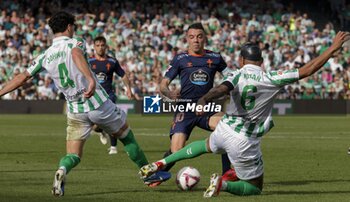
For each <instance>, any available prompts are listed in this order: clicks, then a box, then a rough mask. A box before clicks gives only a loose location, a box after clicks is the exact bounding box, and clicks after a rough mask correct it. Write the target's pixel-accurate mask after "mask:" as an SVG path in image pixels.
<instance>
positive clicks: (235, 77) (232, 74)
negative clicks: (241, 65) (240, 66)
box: [222, 70, 241, 88]
mask: <svg viewBox="0 0 350 202" xmlns="http://www.w3.org/2000/svg"><path fill="white" fill-rule="evenodd" d="M240 77H241V72H240V71H239V70H236V71H229V72H227V73H226V75H225V76H224V81H223V82H222V83H227V82H229V83H231V84H232V87H233V88H235V87H236V86H237V83H238V81H239V78H240Z"/></svg>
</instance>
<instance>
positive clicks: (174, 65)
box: [165, 55, 180, 81]
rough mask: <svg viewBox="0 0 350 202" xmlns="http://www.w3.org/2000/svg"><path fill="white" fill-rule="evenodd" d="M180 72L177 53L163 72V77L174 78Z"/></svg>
mask: <svg viewBox="0 0 350 202" xmlns="http://www.w3.org/2000/svg"><path fill="white" fill-rule="evenodd" d="M179 73H180V62H179V59H178V57H177V55H176V56H175V57H174V59H173V60H172V61H171V63H170V65H169V67H168V69H167V70H166V72H165V77H166V78H168V79H169V80H170V81H172V80H173V79H175V78H176V76H177V75H178V74H179Z"/></svg>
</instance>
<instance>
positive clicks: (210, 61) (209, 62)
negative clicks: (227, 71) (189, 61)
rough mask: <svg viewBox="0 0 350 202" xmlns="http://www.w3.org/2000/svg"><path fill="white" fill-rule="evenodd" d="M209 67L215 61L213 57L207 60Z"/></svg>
mask: <svg viewBox="0 0 350 202" xmlns="http://www.w3.org/2000/svg"><path fill="white" fill-rule="evenodd" d="M207 64H208V67H209V68H211V64H213V61H212V60H211V59H208V60H207Z"/></svg>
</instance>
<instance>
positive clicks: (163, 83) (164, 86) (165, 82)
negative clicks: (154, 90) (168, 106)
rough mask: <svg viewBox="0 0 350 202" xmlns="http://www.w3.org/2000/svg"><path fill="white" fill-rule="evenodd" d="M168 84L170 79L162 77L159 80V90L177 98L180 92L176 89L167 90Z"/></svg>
mask: <svg viewBox="0 0 350 202" xmlns="http://www.w3.org/2000/svg"><path fill="white" fill-rule="evenodd" d="M169 84H170V80H169V79H168V78H164V79H162V81H161V82H160V92H161V93H162V94H163V95H164V96H166V97H168V98H170V99H177V98H179V97H180V93H179V92H178V91H170V90H169Z"/></svg>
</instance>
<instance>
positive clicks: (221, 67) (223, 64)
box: [218, 55, 227, 73]
mask: <svg viewBox="0 0 350 202" xmlns="http://www.w3.org/2000/svg"><path fill="white" fill-rule="evenodd" d="M225 69H227V64H226V62H225V60H224V58H223V57H222V56H221V55H220V61H219V65H218V71H219V72H222V73H224V72H223V71H224V70H225ZM225 71H226V70H225Z"/></svg>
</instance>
